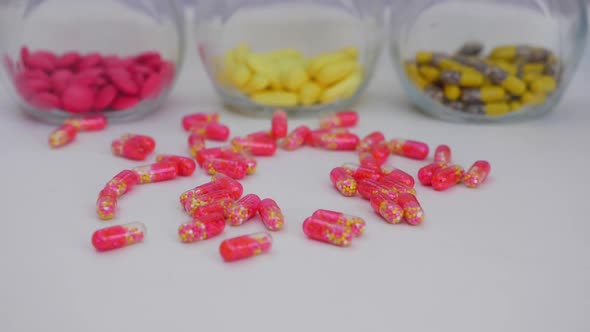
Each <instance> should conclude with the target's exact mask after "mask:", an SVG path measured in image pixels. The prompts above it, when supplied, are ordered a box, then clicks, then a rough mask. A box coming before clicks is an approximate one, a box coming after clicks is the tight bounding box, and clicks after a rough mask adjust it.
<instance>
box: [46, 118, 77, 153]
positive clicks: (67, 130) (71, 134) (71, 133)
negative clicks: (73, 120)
mask: <svg viewBox="0 0 590 332" xmlns="http://www.w3.org/2000/svg"><path fill="white" fill-rule="evenodd" d="M77 135H78V131H77V130H76V127H74V126H72V125H70V124H64V125H62V126H60V127H59V128H57V129H56V130H55V131H54V132H53V133H51V135H49V146H50V147H52V148H61V147H62V146H65V145H68V144H70V143H72V142H73V141H74V140H75V139H76V136H77Z"/></svg>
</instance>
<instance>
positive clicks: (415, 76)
mask: <svg viewBox="0 0 590 332" xmlns="http://www.w3.org/2000/svg"><path fill="white" fill-rule="evenodd" d="M405 67H406V73H407V74H408V79H409V80H410V81H411V82H412V83H414V84H415V85H416V86H417V87H418V88H420V89H421V90H423V89H424V88H425V87H426V86H428V82H427V81H426V80H425V79H423V78H422V76H420V73H419V71H418V67H417V66H416V64H415V63H411V62H408V63H406V65H405Z"/></svg>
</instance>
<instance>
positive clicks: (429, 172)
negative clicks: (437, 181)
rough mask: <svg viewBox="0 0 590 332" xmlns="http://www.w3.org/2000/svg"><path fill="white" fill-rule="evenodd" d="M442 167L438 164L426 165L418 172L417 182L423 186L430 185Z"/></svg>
mask: <svg viewBox="0 0 590 332" xmlns="http://www.w3.org/2000/svg"><path fill="white" fill-rule="evenodd" d="M443 167H444V165H441V164H439V163H432V164H430V165H426V166H424V167H422V168H420V170H419V171H418V181H420V183H422V185H424V186H430V185H432V177H433V176H434V174H435V173H436V172H438V171H440V170H441V169H442V168H443Z"/></svg>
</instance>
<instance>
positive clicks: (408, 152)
mask: <svg viewBox="0 0 590 332" xmlns="http://www.w3.org/2000/svg"><path fill="white" fill-rule="evenodd" d="M389 146H390V148H391V152H392V153H394V154H397V155H400V156H404V157H407V158H411V159H416V160H424V159H426V158H428V152H429V148H428V145H427V144H426V143H422V142H417V141H411V140H404V139H393V140H391V142H389Z"/></svg>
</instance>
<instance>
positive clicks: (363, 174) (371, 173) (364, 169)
mask: <svg viewBox="0 0 590 332" xmlns="http://www.w3.org/2000/svg"><path fill="white" fill-rule="evenodd" d="M342 168H344V169H345V170H346V171H347V172H348V174H351V175H352V176H353V177H354V179H355V180H356V181H357V182H359V181H361V180H364V179H372V180H375V181H377V180H379V179H380V178H381V176H382V174H381V172H380V170H379V168H378V167H370V166H362V165H357V164H344V165H342Z"/></svg>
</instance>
